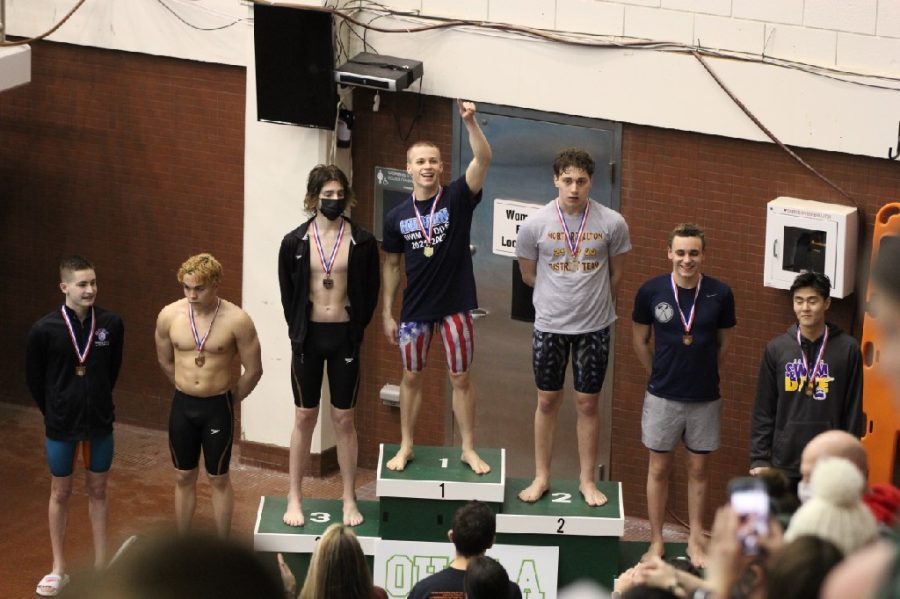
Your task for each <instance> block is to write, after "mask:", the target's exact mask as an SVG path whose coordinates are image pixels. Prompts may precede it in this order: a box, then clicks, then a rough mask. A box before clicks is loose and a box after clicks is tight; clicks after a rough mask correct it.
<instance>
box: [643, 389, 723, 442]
mask: <svg viewBox="0 0 900 599" xmlns="http://www.w3.org/2000/svg"><path fill="white" fill-rule="evenodd" d="M721 406H722V400H719V399H717V400H715V401H698V402H687V401H673V400H671V399H663V398H662V397H657V396H655V395H653V394H651V393H650V392H647V393H646V394H645V395H644V410H643V415H642V417H641V441H642V442H643V443H644V445H645V446H646V447H647V449H650V450H651V451H660V452H664V451H672V450H673V449H675V446H676V445H678V441H679V440H683V441H684V444H685V446H686V447H687V448H688V449H689V450H690V451H692V452H694V453H709V452H711V451H715V450H717V449H718V448H719V428H720V426H719V420H720V411H721Z"/></svg>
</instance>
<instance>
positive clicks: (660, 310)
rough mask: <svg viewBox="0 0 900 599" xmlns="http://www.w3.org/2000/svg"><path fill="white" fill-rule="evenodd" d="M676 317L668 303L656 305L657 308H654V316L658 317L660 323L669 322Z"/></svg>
mask: <svg viewBox="0 0 900 599" xmlns="http://www.w3.org/2000/svg"><path fill="white" fill-rule="evenodd" d="M674 315H675V310H674V309H673V308H672V305H671V304H670V303H668V302H659V303H658V304H656V307H655V308H653V316H654V317H656V320H657V321H659V322H669V321H670V320H672V317H673V316H674Z"/></svg>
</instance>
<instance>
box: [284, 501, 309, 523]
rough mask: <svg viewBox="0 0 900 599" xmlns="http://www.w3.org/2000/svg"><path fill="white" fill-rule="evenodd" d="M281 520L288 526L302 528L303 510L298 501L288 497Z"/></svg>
mask: <svg viewBox="0 0 900 599" xmlns="http://www.w3.org/2000/svg"><path fill="white" fill-rule="evenodd" d="M281 519H282V520H283V521H284V523H285V524H287V525H288V526H303V522H304V520H303V508H302V506H301V505H300V500H299V499H297V498H294V497H288V501H287V509H286V510H285V511H284V516H282V518H281Z"/></svg>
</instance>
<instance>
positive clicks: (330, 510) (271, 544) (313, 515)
mask: <svg viewBox="0 0 900 599" xmlns="http://www.w3.org/2000/svg"><path fill="white" fill-rule="evenodd" d="M286 508H287V498H286V497H260V499H259V510H258V511H257V513H256V526H255V528H254V530H253V548H254V549H255V550H256V551H271V552H281V553H312V552H313V550H314V549H315V548H316V543H317V542H318V541H319V537H321V536H322V535H323V534H324V533H325V529H326V528H328V527H329V526H331V525H332V524H334V523H336V522H337V523H340V522H342V521H343V519H344V513H343V502H342V501H340V500H339V499H304V500H303V515H304V516H305V517H306V522H305V524H304V525H303V526H288V525H287V524H285V523H284V522H283V521H282V519H281V518H282V516H283V515H284V510H285V509H286ZM359 511H360V512H361V513H362V515H363V518H365V520H364V521H363V523H362V524H360V525H359V526H354V527H353V532H354V533H356V537H357V538H358V539H359V544H360V547H362V550H363V553H364V554H365V555H375V544H376V542H377V541H378V539H379V534H378V521H379V518H378V502H377V501H360V502H359Z"/></svg>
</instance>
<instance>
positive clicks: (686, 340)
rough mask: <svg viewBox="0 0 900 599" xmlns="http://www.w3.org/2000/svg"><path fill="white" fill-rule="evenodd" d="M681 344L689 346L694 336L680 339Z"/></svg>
mask: <svg viewBox="0 0 900 599" xmlns="http://www.w3.org/2000/svg"><path fill="white" fill-rule="evenodd" d="M681 342H682V343H684V344H685V345H690V344H691V343H693V342H694V336H693V335H685V336H684V337H682V338H681Z"/></svg>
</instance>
